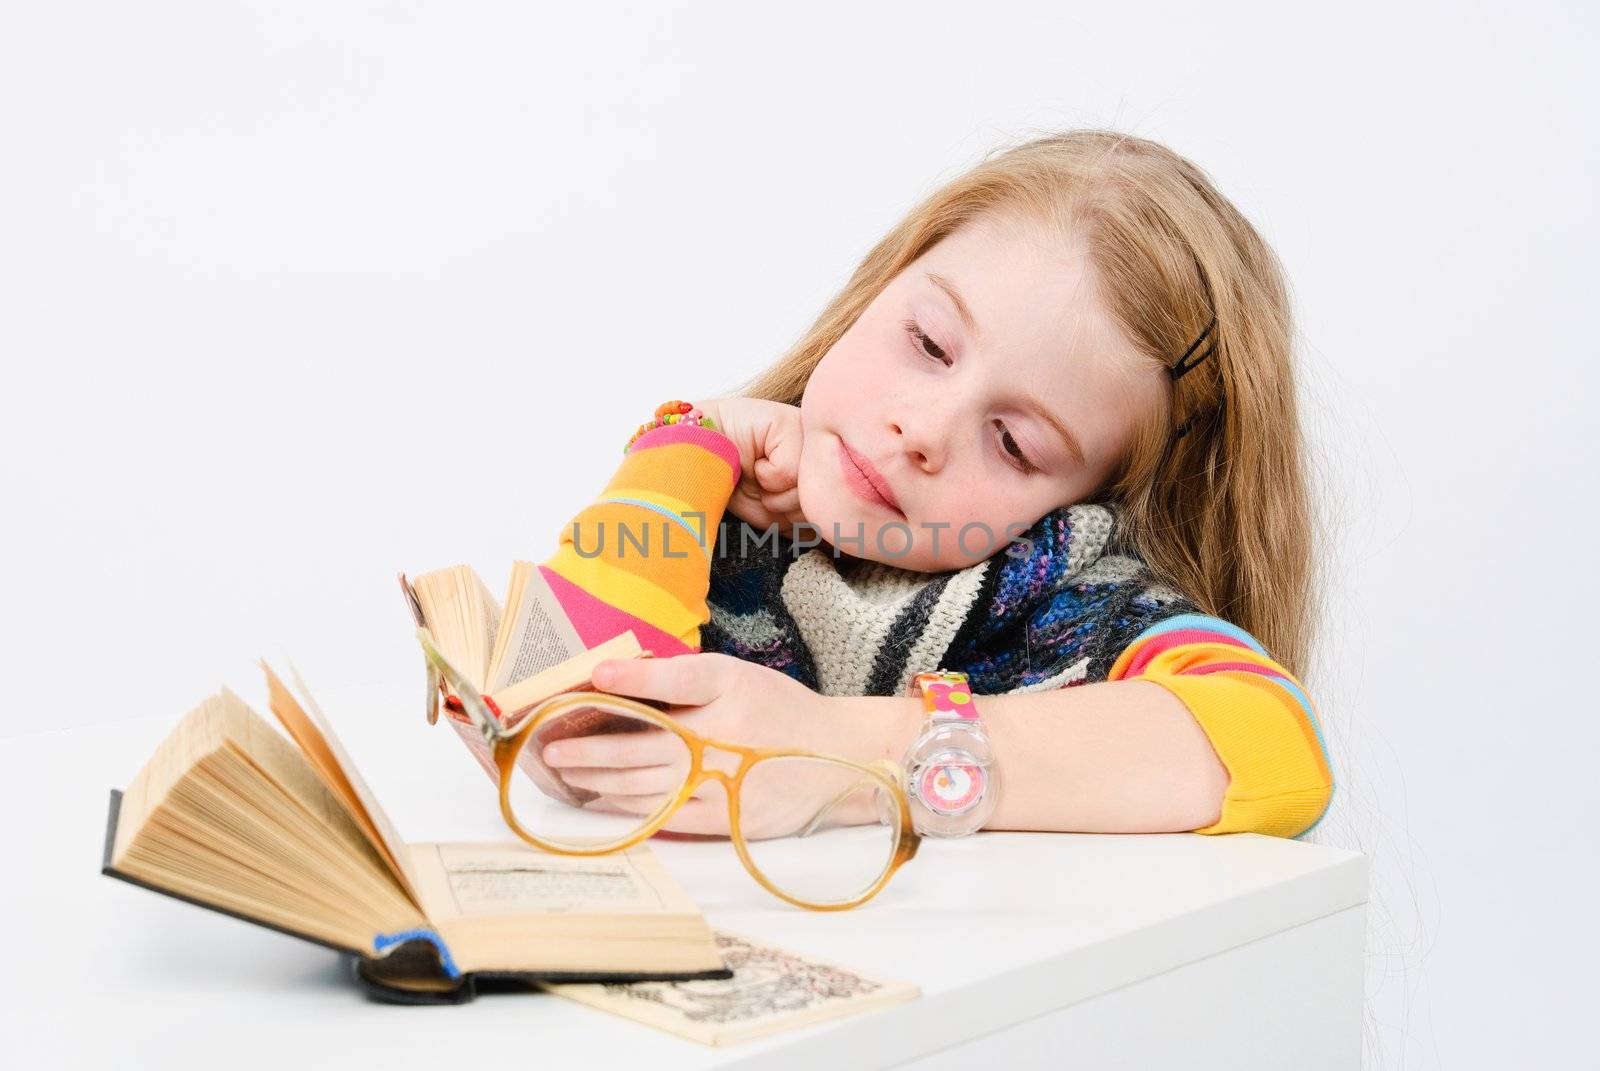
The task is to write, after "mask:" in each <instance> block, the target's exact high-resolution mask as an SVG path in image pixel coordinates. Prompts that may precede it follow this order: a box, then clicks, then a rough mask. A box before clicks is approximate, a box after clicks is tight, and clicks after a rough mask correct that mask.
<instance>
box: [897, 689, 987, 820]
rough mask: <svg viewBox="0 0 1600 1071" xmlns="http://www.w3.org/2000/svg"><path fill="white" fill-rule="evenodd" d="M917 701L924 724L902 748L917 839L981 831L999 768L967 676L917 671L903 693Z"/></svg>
mask: <svg viewBox="0 0 1600 1071" xmlns="http://www.w3.org/2000/svg"><path fill="white" fill-rule="evenodd" d="M906 692H907V694H908V695H910V696H913V697H915V696H921V697H922V709H923V710H924V711H925V712H926V720H925V721H924V722H923V723H922V731H921V732H920V733H918V734H917V738H916V740H915V741H913V742H912V744H911V747H910V748H908V749H907V750H906V757H905V760H904V762H903V763H902V765H903V766H904V767H905V775H906V796H907V799H908V802H909V803H910V804H911V818H912V825H913V826H914V828H915V829H916V831H917V832H918V833H920V834H922V835H923V836H932V837H964V836H966V835H967V834H968V833H973V832H976V831H977V830H978V829H980V828H982V826H983V823H984V822H985V821H987V820H988V818H989V816H990V815H991V814H993V813H994V808H995V804H996V803H997V802H998V801H999V798H1000V770H999V767H997V766H996V765H995V761H994V749H993V748H992V747H990V746H989V735H988V734H987V733H986V732H984V729H983V721H982V719H980V718H979V717H978V708H977V706H976V705H975V704H974V702H973V696H972V689H971V688H970V687H968V685H967V675H966V674H965V673H956V672H950V671H946V670H935V671H933V672H931V673H918V674H917V675H916V676H914V677H912V678H911V683H910V685H909V687H908V688H907V690H906Z"/></svg>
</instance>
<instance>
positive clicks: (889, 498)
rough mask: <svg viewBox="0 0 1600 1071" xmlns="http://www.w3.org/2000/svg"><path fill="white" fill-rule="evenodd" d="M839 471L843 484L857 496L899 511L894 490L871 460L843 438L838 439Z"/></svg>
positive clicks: (896, 511) (865, 500) (876, 504)
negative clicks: (861, 454)
mask: <svg viewBox="0 0 1600 1071" xmlns="http://www.w3.org/2000/svg"><path fill="white" fill-rule="evenodd" d="M839 473H840V475H842V476H843V477H844V482H845V485H846V486H848V487H849V488H850V490H851V491H854V492H855V494H856V497H857V498H859V499H861V500H862V501H864V502H869V503H871V504H873V505H875V506H882V507H883V508H884V509H887V510H891V511H893V512H895V513H900V507H899V505H897V504H896V502H895V499H894V491H893V489H891V488H890V487H889V484H888V482H887V481H886V480H884V478H883V477H882V476H881V475H879V473H878V470H876V469H874V468H873V467H872V462H870V461H868V460H866V459H865V458H863V457H861V456H860V455H859V454H857V453H856V452H855V451H854V450H852V449H850V445H849V444H848V443H846V442H845V441H844V440H843V439H840V440H839ZM900 515H901V516H904V514H900Z"/></svg>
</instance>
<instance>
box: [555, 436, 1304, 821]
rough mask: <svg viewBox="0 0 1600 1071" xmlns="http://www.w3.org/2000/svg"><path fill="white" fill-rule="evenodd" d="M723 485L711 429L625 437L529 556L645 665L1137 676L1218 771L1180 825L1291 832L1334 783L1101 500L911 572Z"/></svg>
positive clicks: (600, 630)
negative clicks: (802, 536) (1154, 688)
mask: <svg viewBox="0 0 1600 1071" xmlns="http://www.w3.org/2000/svg"><path fill="white" fill-rule="evenodd" d="M739 477H740V463H739V457H738V452H737V449H736V448H735V447H734V445H733V443H732V442H731V441H730V440H729V439H728V438H727V437H726V436H724V435H722V434H721V433H720V432H717V431H715V430H712V429H708V428H701V427H694V426H687V425H669V426H667V427H661V428H655V429H652V430H651V431H649V432H647V433H645V434H644V435H642V436H640V437H639V439H638V440H637V441H636V442H635V443H634V445H633V448H632V449H631V450H630V451H629V452H628V453H627V454H626V455H625V456H624V458H623V461H622V464H621V465H620V466H619V467H618V469H617V471H616V473H615V475H613V477H612V479H611V481H610V483H609V484H607V486H606V489H605V491H604V492H602V494H601V496H600V497H599V498H598V499H596V500H595V501H594V502H593V503H591V504H590V505H589V506H587V507H585V508H584V509H583V510H582V511H580V512H579V513H578V514H577V515H576V516H575V517H574V518H573V519H572V521H571V522H570V523H569V524H568V525H567V527H566V529H565V530H564V531H563V532H562V535H561V541H560V546H559V549H558V550H557V551H556V553H555V554H554V555H552V556H551V557H550V558H549V559H547V560H546V561H545V562H543V563H542V564H541V565H540V569H541V571H542V572H543V573H544V575H545V577H546V579H547V580H548V581H549V582H550V584H551V587H552V589H553V590H554V591H555V593H556V596H557V598H558V599H560V600H561V602H562V604H563V606H564V608H565V609H566V611H567V613H568V615H569V616H570V617H571V619H572V622H573V625H574V627H575V629H576V630H577V632H578V635H579V637H580V638H581V639H582V640H583V641H584V643H585V644H587V645H589V646H594V645H595V644H597V643H600V642H603V641H604V640H607V639H610V638H611V637H612V636H615V635H617V634H618V633H620V632H621V631H622V630H624V629H632V630H633V631H634V633H635V634H636V635H637V636H638V638H639V641H640V643H641V644H642V645H643V646H644V647H645V648H646V649H647V650H649V651H651V652H652V653H654V654H656V655H662V656H669V655H675V654H684V653H689V652H694V651H716V652H722V653H725V654H729V655H733V656H736V657H738V658H741V659H744V660H746V661H750V662H756V663H759V664H761V665H765V666H768V667H770V668H772V669H775V670H777V671H779V672H782V673H785V674H788V675H789V676H791V677H793V678H795V679H796V680H798V681H800V682H801V683H803V684H805V685H807V686H808V687H810V688H812V689H813V690H815V691H817V692H819V693H821V694H824V695H901V694H904V691H905V688H906V686H907V684H909V682H910V679H911V676H912V675H913V674H914V673H917V672H920V671H922V670H928V669H936V668H939V669H951V670H961V671H963V672H965V673H966V674H967V675H968V676H969V677H970V679H971V681H972V686H973V690H974V691H975V692H976V693H978V694H979V695H986V694H987V695H1003V694H1013V693H1020V692H1037V691H1047V690H1053V689H1056V688H1062V687H1071V686H1075V685H1081V684H1089V683H1096V682H1101V681H1117V680H1129V679H1132V678H1135V677H1138V678H1143V679H1146V680H1151V681H1154V682H1156V683H1157V684H1160V685H1161V686H1162V687H1164V688H1166V689H1167V690H1168V691H1170V692H1172V693H1173V694H1174V695H1176V696H1177V697H1178V699H1179V700H1181V701H1182V702H1183V704H1184V705H1185V707H1187V708H1188V710H1189V712H1190V713H1191V714H1192V715H1193V716H1194V718H1195V721H1196V722H1197V723H1198V724H1199V725H1200V727H1201V729H1202V730H1203V731H1204V732H1205V734H1206V736H1207V738H1208V739H1209V740H1210V741H1211V744H1212V747H1213V748H1214V749H1215V751H1216V753H1217V756H1218V758H1219V759H1220V760H1221V762H1222V764H1223V766H1224V767H1225V768H1226V769H1227V770H1228V773H1229V775H1230V781H1229V785H1228V789H1227V792H1226V795H1225V797H1224V802H1223V808H1222V814H1221V817H1220V818H1219V820H1218V821H1217V822H1215V823H1213V824H1212V825H1209V826H1206V827H1204V828H1202V829H1199V830H1196V832H1199V833H1231V832H1240V831H1254V832H1259V833H1266V834H1270V835H1276V836H1285V837H1294V836H1300V835H1303V834H1304V833H1305V832H1308V831H1309V829H1310V828H1311V827H1313V826H1314V825H1315V824H1316V823H1317V821H1319V820H1320V818H1321V816H1322V814H1323V813H1325V811H1326V808H1327V806H1328V804H1329V802H1330V801H1331V799H1332V793H1333V776H1332V772H1331V767H1330V764H1329V759H1328V752H1327V747H1326V744H1325V743H1324V741H1323V738H1322V733H1321V728H1320V726H1319V724H1318V721H1317V717H1316V712H1315V709H1314V707H1313V704H1312V702H1311V700H1310V698H1309V697H1308V696H1307V695H1306V692H1305V690H1304V688H1303V687H1302V686H1301V684H1300V682H1299V681H1298V680H1296V679H1295V678H1294V677H1293V675H1291V674H1290V673H1289V672H1288V671H1287V670H1286V669H1284V667H1282V666H1281V665H1279V664H1278V663H1277V662H1275V661H1274V660H1273V659H1272V657H1271V656H1270V655H1269V654H1268V652H1267V651H1266V650H1265V649H1264V648H1263V647H1262V645H1261V644H1260V643H1259V642H1258V641H1257V640H1256V639H1255V638H1254V637H1252V636H1251V635H1249V634H1248V633H1247V632H1245V631H1244V630H1243V629H1240V628H1238V627H1237V626H1235V625H1232V624H1230V623H1229V622H1227V621H1225V620H1222V619H1220V618H1218V617H1215V616H1212V615H1207V614H1203V613H1201V612H1200V611H1199V608H1198V607H1197V606H1196V605H1195V604H1194V603H1193V602H1192V601H1190V600H1189V599H1188V598H1186V597H1185V596H1184V595H1183V593H1181V592H1179V591H1177V590H1175V589H1173V588H1172V587H1170V586H1167V585H1165V584H1162V583H1160V582H1159V581H1157V580H1155V579H1154V578H1153V577H1152V576H1151V574H1150V571H1149V570H1148V568H1147V567H1146V566H1145V565H1144V563H1143V562H1141V561H1140V560H1139V559H1138V558H1137V556H1136V555H1135V554H1134V552H1133V551H1132V550H1131V548H1130V547H1129V546H1128V545H1126V543H1125V541H1123V540H1122V539H1121V538H1119V536H1120V533H1119V530H1118V520H1119V517H1118V514H1117V512H1116V510H1115V508H1114V507H1113V506H1112V505H1111V504H1108V503H1089V504H1081V505H1074V506H1067V507H1063V508H1061V509H1058V510H1054V511H1052V512H1050V513H1048V514H1046V515H1045V516H1044V517H1042V518H1040V520H1039V521H1038V522H1037V523H1035V524H1034V525H1033V527H1032V528H1030V529H1029V530H1028V531H1027V532H1026V533H1025V534H1024V536H1023V538H1021V539H1019V540H1017V541H1016V542H1015V543H1014V544H1013V545H1012V546H1011V547H1009V548H1007V549H1006V550H1003V551H1000V552H997V553H996V554H994V555H993V556H991V557H989V558H987V559H985V560H983V561H980V562H977V563H976V564H974V565H971V566H969V567H967V568H964V569H958V570H951V571H947V572H941V573H921V572H916V571H912V570H906V569H900V568H897V567H895V566H892V565H888V564H885V563H881V562H875V561H870V560H865V559H854V558H851V557H849V556H847V555H844V554H842V553H835V552H834V551H833V550H832V549H831V548H829V547H828V546H827V545H826V544H823V545H820V546H806V545H805V544H803V543H798V542H796V541H793V540H789V539H784V538H782V537H772V536H770V535H766V533H763V532H760V531H758V530H757V529H755V528H753V527H752V526H750V525H748V524H746V523H745V522H744V521H742V520H740V519H738V518H737V517H733V516H731V515H727V516H725V511H726V507H727V504H728V500H729V498H730V497H731V496H732V493H733V488H734V486H735V485H736V484H737V483H738V480H739ZM762 536H766V538H765V540H764V541H763V540H762V539H761V537H762ZM1023 551H1026V553H1023Z"/></svg>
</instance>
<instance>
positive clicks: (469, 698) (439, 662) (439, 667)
mask: <svg viewBox="0 0 1600 1071" xmlns="http://www.w3.org/2000/svg"><path fill="white" fill-rule="evenodd" d="M417 642H418V643H420V644H421V645H422V653H423V654H424V655H426V656H427V659H428V723H429V724H430V725H431V724H433V723H434V722H436V721H438V719H439V688H438V680H439V675H443V677H444V679H445V681H446V682H447V683H449V685H450V690H451V691H452V692H454V693H455V694H456V695H457V696H458V697H460V699H461V705H462V707H463V708H465V710H466V712H467V717H468V718H470V719H472V727H473V728H475V729H477V730H478V732H479V734H481V735H482V736H483V740H484V743H487V744H492V743H494V742H495V741H496V740H497V739H499V738H500V736H501V735H503V734H502V733H501V731H500V723H499V722H498V721H496V720H495V718H494V715H493V714H491V713H490V712H489V705H488V704H487V703H485V702H484V701H483V696H482V695H481V694H479V692H478V689H477V688H475V687H474V686H473V684H472V682H471V681H469V680H467V678H465V677H463V676H462V675H461V673H460V672H459V671H458V670H457V669H456V667H455V666H452V665H451V664H450V660H449V659H448V658H446V657H445V656H444V652H443V651H440V650H439V648H438V647H437V646H436V645H435V644H434V642H433V633H431V632H429V631H428V630H427V629H426V628H419V629H417Z"/></svg>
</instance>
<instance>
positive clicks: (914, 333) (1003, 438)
mask: <svg viewBox="0 0 1600 1071" xmlns="http://www.w3.org/2000/svg"><path fill="white" fill-rule="evenodd" d="M900 322H901V323H903V324H904V325H905V329H906V333H907V334H908V335H910V336H911V342H912V347H913V348H914V349H915V350H916V351H917V352H918V353H919V354H921V355H922V356H924V357H927V358H928V359H930V360H934V361H938V362H939V363H940V364H942V365H946V366H948V365H949V364H950V358H949V357H947V356H946V355H945V352H944V350H942V349H940V348H939V344H938V343H937V342H935V341H934V340H933V339H931V338H929V337H928V336H927V334H925V333H924V332H923V330H922V328H920V327H918V326H917V321H915V320H902V321H900ZM995 425H996V426H997V427H998V428H999V429H1000V445H1001V448H1002V449H1003V450H1004V451H1005V452H1006V454H1007V456H1009V457H1010V458H1011V459H1012V460H1013V461H1014V462H1015V464H1014V465H1013V467H1014V468H1019V469H1021V470H1022V471H1023V473H1024V474H1029V473H1034V472H1038V471H1039V467H1038V466H1037V465H1035V464H1034V463H1033V462H1031V461H1029V460H1028V457H1027V455H1026V454H1024V453H1023V452H1022V447H1020V446H1018V445H1017V440H1016V439H1015V438H1013V437H1012V435H1011V432H1009V431H1007V430H1006V426H1005V425H1004V424H1003V423H1001V422H1000V421H999V420H996V421H995Z"/></svg>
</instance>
